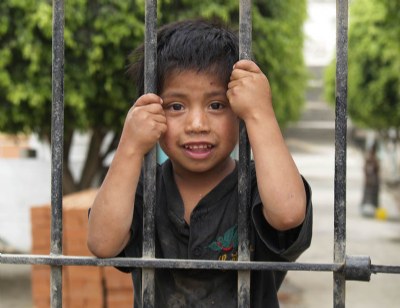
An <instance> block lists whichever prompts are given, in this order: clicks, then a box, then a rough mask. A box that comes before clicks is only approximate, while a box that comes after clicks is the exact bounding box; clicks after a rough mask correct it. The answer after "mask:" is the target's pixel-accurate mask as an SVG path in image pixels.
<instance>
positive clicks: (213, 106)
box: [210, 102, 224, 110]
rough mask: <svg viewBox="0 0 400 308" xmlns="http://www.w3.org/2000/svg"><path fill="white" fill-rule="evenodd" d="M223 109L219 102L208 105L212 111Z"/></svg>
mask: <svg viewBox="0 0 400 308" xmlns="http://www.w3.org/2000/svg"><path fill="white" fill-rule="evenodd" d="M223 107H224V105H223V104H222V103H220V102H212V103H211V104H210V108H211V109H213V110H218V109H222V108H223Z"/></svg>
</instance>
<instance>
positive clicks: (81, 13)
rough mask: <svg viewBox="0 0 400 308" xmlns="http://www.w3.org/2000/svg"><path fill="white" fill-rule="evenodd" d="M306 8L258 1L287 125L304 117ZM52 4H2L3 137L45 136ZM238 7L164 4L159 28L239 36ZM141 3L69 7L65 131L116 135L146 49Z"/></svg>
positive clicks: (259, 39)
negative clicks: (218, 27)
mask: <svg viewBox="0 0 400 308" xmlns="http://www.w3.org/2000/svg"><path fill="white" fill-rule="evenodd" d="M305 3H306V2H305V0H302V1H295V0H285V1H277V0H275V1H260V0H259V1H254V10H253V20H254V25H253V32H254V33H253V40H254V45H253V50H254V55H255V59H256V60H257V62H258V63H259V65H260V66H261V67H262V69H263V70H264V72H266V74H267V75H268V76H269V79H270V81H271V86H272V89H273V93H274V104H275V108H276V112H277V116H278V119H279V121H280V122H281V124H282V125H284V124H285V123H287V122H288V121H290V120H295V119H296V118H297V117H298V115H299V112H300V109H301V105H302V101H303V91H304V85H305V74H304V64H303V58H302V43H303V34H302V31H301V29H302V23H303V21H304V18H305ZM51 5H52V2H51V1H50V0H38V1H33V0H12V1H11V0H10V1H2V2H1V3H0V46H1V48H0V101H1V107H0V110H1V112H0V131H5V132H12V133H15V132H21V131H22V132H31V131H35V132H37V133H39V134H40V135H48V134H49V130H50V126H49V125H50V117H51V57H52V56H51V32H52V29H51V26H52V19H51V18H52V7H51ZM238 10H239V8H238V1H236V0H230V1H222V0H219V1H191V0H180V1H172V0H164V1H159V13H158V15H159V23H160V24H165V23H167V22H170V21H173V20H178V19H183V18H190V17H198V16H199V14H198V12H200V15H201V16H202V17H207V18H213V17H218V18H220V19H222V20H224V21H226V22H228V23H230V24H231V25H232V26H234V27H236V28H237V24H238ZM143 16H144V0H135V1H119V0H97V1H88V0H69V1H65V119H66V121H65V125H66V129H67V130H72V129H79V130H89V129H91V128H97V129H100V128H101V129H103V130H112V131H118V130H120V129H121V126H122V123H123V118H124V116H125V114H126V112H127V110H128V108H129V106H130V104H131V102H132V99H133V97H134V91H133V89H132V86H131V85H130V83H129V81H128V80H127V78H126V76H125V74H124V72H125V69H126V65H127V63H126V59H127V55H128V54H129V52H130V51H131V50H132V49H133V48H134V47H135V46H137V45H138V44H139V43H141V42H142V41H143V33H144V29H143V27H144V26H143V22H144V17H143Z"/></svg>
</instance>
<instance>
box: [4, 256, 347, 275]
mask: <svg viewBox="0 0 400 308" xmlns="http://www.w3.org/2000/svg"><path fill="white" fill-rule="evenodd" d="M0 264H38V265H55V266H60V265H64V266H113V267H115V266H117V267H136V268H139V267H140V268H171V269H172V268H177V269H204V270H239V271H242V270H243V271H247V270H275V271H321V272H336V271H342V270H343V266H344V264H337V263H300V262H293V263H292V262H258V261H257V262H255V261H237V262H232V261H219V260H191V259H155V258H150V259H146V258H104V259H102V258H95V257H78V256H59V255H58V256H55V255H54V256H51V255H19V254H0Z"/></svg>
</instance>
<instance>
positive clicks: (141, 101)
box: [135, 93, 163, 106]
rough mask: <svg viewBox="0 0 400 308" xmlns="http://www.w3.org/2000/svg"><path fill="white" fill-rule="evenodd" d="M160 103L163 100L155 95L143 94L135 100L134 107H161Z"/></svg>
mask: <svg viewBox="0 0 400 308" xmlns="http://www.w3.org/2000/svg"><path fill="white" fill-rule="evenodd" d="M162 103H163V100H162V98H161V97H159V96H158V95H156V94H154V93H147V94H143V95H142V96H140V97H139V98H138V99H137V100H136V102H135V106H145V105H150V104H160V105H162Z"/></svg>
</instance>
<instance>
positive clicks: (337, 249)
mask: <svg viewBox="0 0 400 308" xmlns="http://www.w3.org/2000/svg"><path fill="white" fill-rule="evenodd" d="M347 32H348V0H336V120H335V183H334V196H335V203H334V205H335V209H334V262H335V263H343V262H344V261H345V259H346V152H347V143H346V142H347V140H346V136H347V72H348V69H347V49H348V35H347ZM333 276H334V277H333V281H334V284H333V288H334V290H333V302H334V307H336V308H344V307H345V297H346V277H345V274H344V273H334V275H333Z"/></svg>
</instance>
